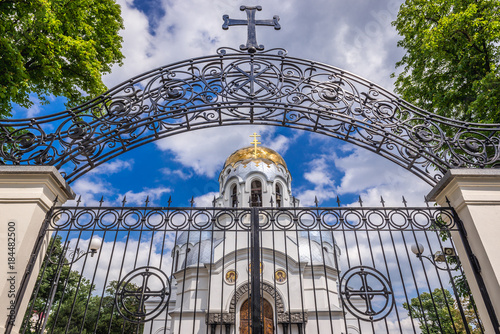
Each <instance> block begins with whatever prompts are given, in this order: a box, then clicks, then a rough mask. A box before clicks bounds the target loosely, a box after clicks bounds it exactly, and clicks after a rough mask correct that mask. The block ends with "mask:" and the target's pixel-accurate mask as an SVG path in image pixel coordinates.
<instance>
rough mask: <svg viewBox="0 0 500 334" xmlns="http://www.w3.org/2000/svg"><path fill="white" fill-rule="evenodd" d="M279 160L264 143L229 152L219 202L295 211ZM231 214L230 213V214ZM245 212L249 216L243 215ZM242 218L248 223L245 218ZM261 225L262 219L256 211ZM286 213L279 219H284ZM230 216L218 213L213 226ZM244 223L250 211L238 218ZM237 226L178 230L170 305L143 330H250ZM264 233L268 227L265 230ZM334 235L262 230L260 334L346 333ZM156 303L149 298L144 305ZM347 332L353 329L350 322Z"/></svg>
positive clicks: (245, 254) (244, 255) (246, 266)
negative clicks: (261, 331) (187, 230)
mask: <svg viewBox="0 0 500 334" xmlns="http://www.w3.org/2000/svg"><path fill="white" fill-rule="evenodd" d="M291 180H292V177H291V175H290V172H289V170H288V168H287V165H286V163H285V161H284V159H283V158H282V157H281V156H280V155H279V154H278V153H277V152H275V151H274V150H272V149H269V148H266V147H262V146H259V147H258V146H257V145H255V146H250V147H246V148H242V149H239V150H237V151H236V152H234V153H233V154H231V155H230V156H229V157H228V158H227V160H226V162H225V164H224V168H223V169H222V171H221V173H220V176H219V184H220V192H219V194H220V196H219V197H218V198H216V199H215V203H214V204H215V206H217V207H218V208H228V207H230V208H236V207H254V206H255V207H275V208H276V209H277V210H283V212H284V213H286V208H289V209H292V208H293V206H294V205H295V206H297V203H294V201H296V200H295V198H294V197H293V196H292V189H291ZM228 215H229V213H228ZM247 218H248V219H247ZM245 219H247V221H245ZM259 219H260V224H261V225H262V224H266V219H267V218H266V217H265V216H261V217H259ZM286 220H287V216H286V214H284V215H283V221H281V222H277V223H278V224H279V223H283V224H287V223H289V222H287V221H286ZM225 221H227V222H228V224H230V223H229V222H230V221H233V220H231V219H229V217H227V219H226V218H225V217H224V214H222V215H221V216H220V217H219V219H218V224H224V222H225ZM240 223H241V224H243V226H246V225H245V224H249V217H243V218H242V221H241V222H240ZM239 226H240V225H238V224H234V226H228V227H227V228H224V229H220V230H218V229H217V228H212V229H211V230H210V229H208V230H204V231H190V232H183V233H181V234H180V235H178V236H177V238H176V243H175V247H174V248H173V250H172V260H173V262H174V263H173V268H174V270H173V274H172V292H171V297H170V301H169V305H168V307H167V308H166V310H167V311H165V312H164V313H163V314H161V315H160V316H159V317H157V318H156V319H155V320H154V321H152V322H150V323H147V324H146V328H145V331H144V332H145V333H225V334H230V333H250V332H251V329H250V327H251V323H250V301H251V296H250V274H251V271H252V270H254V269H253V268H251V266H250V260H249V259H250V251H249V250H250V237H249V232H248V229H244V228H240V227H239ZM266 232H267V231H266ZM335 247H336V245H335V242H334V241H333V238H332V235H331V234H327V233H324V232H319V231H314V230H312V231H311V230H309V231H305V230H300V229H297V228H291V229H285V230H280V231H274V232H273V231H270V233H264V232H263V233H261V253H260V260H261V263H260V268H259V269H258V270H260V273H261V301H260V305H261V319H262V321H263V325H264V333H266V334H267V333H305V332H307V333H320V332H322V331H323V332H332V333H338V334H341V333H346V332H347V331H346V329H345V327H346V326H345V324H346V322H345V319H344V312H343V311H342V308H341V306H340V302H341V299H340V296H339V291H338V286H339V273H340V272H339V268H338V261H337V260H338V259H337V258H336V257H338V256H339V255H340V250H339V249H338V248H337V249H334V248H335ZM146 306H147V308H154V307H156V305H154V303H151V304H149V305H148V304H147V305H146ZM348 332H349V333H356V332H357V330H356V329H355V328H350V329H349V331H348Z"/></svg>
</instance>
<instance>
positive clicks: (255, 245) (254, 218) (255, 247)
mask: <svg viewBox="0 0 500 334" xmlns="http://www.w3.org/2000/svg"><path fill="white" fill-rule="evenodd" d="M250 220H251V225H252V228H251V231H250V241H251V244H252V245H251V254H250V257H251V259H250V268H251V269H252V272H251V281H252V283H251V292H250V298H251V302H252V304H251V308H252V310H251V318H252V334H262V322H261V319H260V238H259V209H258V208H252V209H251V211H250Z"/></svg>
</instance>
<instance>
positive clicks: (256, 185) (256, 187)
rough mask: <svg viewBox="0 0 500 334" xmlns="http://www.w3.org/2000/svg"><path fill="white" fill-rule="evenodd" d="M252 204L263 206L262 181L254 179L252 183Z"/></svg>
mask: <svg viewBox="0 0 500 334" xmlns="http://www.w3.org/2000/svg"><path fill="white" fill-rule="evenodd" d="M250 206H252V207H260V206H262V182H261V181H260V180H253V181H252V182H251V184H250Z"/></svg>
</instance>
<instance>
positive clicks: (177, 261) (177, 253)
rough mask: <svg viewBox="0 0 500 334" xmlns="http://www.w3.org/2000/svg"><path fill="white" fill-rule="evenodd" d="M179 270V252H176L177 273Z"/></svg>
mask: <svg viewBox="0 0 500 334" xmlns="http://www.w3.org/2000/svg"><path fill="white" fill-rule="evenodd" d="M178 269H179V251H177V252H176V255H175V271H177V270H178Z"/></svg>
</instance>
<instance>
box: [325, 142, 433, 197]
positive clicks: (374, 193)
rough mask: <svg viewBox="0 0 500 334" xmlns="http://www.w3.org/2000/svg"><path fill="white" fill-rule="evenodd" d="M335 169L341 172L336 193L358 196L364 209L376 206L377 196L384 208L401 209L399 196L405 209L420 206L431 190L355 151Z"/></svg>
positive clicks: (386, 163) (377, 158) (404, 172)
mask: <svg viewBox="0 0 500 334" xmlns="http://www.w3.org/2000/svg"><path fill="white" fill-rule="evenodd" d="M335 166H336V167H337V168H338V169H339V170H340V171H342V172H344V176H343V177H342V180H341V182H340V186H339V187H338V189H337V190H338V193H339V194H346V193H353V194H359V195H361V198H362V200H363V202H364V205H365V206H380V196H382V197H383V198H384V200H385V202H386V204H385V205H386V206H401V205H402V197H403V196H404V197H405V199H406V200H407V202H408V205H414V206H422V205H423V204H424V196H425V195H426V194H427V193H428V192H429V191H430V190H431V187H430V185H428V184H427V183H425V182H424V181H423V180H422V179H420V178H418V177H417V176H416V175H414V174H412V173H411V172H409V171H407V170H405V169H403V168H402V167H399V166H396V165H395V164H394V163H393V162H391V161H389V160H387V159H386V158H383V157H381V156H378V155H376V154H375V153H371V152H369V151H367V150H365V149H362V148H359V147H356V148H354V149H353V151H352V154H350V155H347V156H345V157H341V158H337V159H336V160H335ZM355 205H357V204H355Z"/></svg>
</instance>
